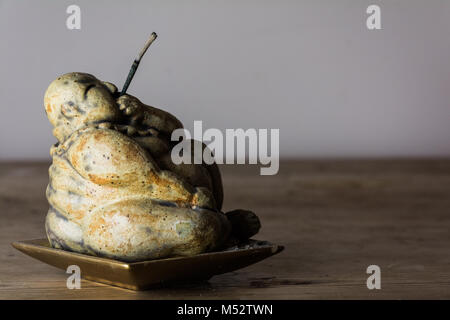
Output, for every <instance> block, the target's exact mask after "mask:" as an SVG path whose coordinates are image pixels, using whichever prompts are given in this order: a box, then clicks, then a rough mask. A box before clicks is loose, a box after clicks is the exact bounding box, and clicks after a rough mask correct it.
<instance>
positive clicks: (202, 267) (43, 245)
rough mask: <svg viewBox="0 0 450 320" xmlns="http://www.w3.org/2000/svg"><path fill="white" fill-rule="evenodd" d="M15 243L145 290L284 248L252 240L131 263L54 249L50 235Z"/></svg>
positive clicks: (90, 275)
mask: <svg viewBox="0 0 450 320" xmlns="http://www.w3.org/2000/svg"><path fill="white" fill-rule="evenodd" d="M12 246H13V247H14V248H16V249H17V250H19V251H21V252H23V253H25V254H27V255H29V256H30V257H33V258H35V259H38V260H40V261H42V262H45V263H47V264H49V265H52V266H54V267H57V268H59V269H63V270H67V267H68V266H70V265H77V266H79V267H80V270H81V277H82V278H84V279H87V280H91V281H97V282H102V283H106V284H109V285H114V286H118V287H122V288H127V289H131V290H144V289H148V288H151V287H153V286H161V285H163V284H164V283H172V282H186V281H198V280H208V279H210V278H211V277H212V276H214V275H218V274H222V273H226V272H231V271H234V270H237V269H241V268H244V267H246V266H248V265H251V264H254V263H256V262H258V261H261V260H263V259H266V258H268V257H270V256H273V255H275V254H277V253H279V252H281V251H282V250H283V249H284V247H283V246H279V245H275V244H272V243H269V242H267V241H258V240H250V241H249V242H248V243H246V244H243V245H239V246H236V247H232V248H229V249H225V250H223V251H217V252H209V253H203V254H199V255H195V256H191V257H175V258H167V259H158V260H148V261H141V262H132V263H127V262H122V261H118V260H112V259H107V258H100V257H94V256H89V255H85V254H80V253H75V252H70V251H65V250H61V249H54V248H52V247H51V246H50V244H49V242H48V240H47V239H35V240H25V241H18V242H14V243H12Z"/></svg>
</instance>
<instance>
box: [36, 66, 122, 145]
mask: <svg viewBox="0 0 450 320" xmlns="http://www.w3.org/2000/svg"><path fill="white" fill-rule="evenodd" d="M116 93H117V88H116V87H115V86H114V85H113V84H111V83H107V82H102V81H100V80H98V79H97V78H95V77H94V76H92V75H90V74H87V73H79V72H73V73H67V74H65V75H63V76H61V77H59V78H58V79H56V80H54V81H53V82H52V83H51V84H50V86H49V87H48V89H47V91H46V92H45V97H44V104H45V111H46V113H47V116H48V119H49V120H50V123H51V124H52V125H53V126H54V129H53V134H54V135H55V137H56V138H57V139H58V141H60V142H63V141H64V140H65V139H67V137H68V136H69V135H70V134H71V133H72V132H74V131H75V130H78V129H80V128H82V127H84V126H87V125H89V124H96V123H100V122H114V121H116V120H117V119H118V118H119V117H120V111H119V108H118V106H117V104H116V102H115V98H114V95H115V94H116Z"/></svg>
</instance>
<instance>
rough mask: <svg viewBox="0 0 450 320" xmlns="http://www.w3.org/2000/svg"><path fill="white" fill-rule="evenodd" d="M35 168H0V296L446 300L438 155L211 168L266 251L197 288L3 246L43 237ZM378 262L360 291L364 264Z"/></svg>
mask: <svg viewBox="0 0 450 320" xmlns="http://www.w3.org/2000/svg"><path fill="white" fill-rule="evenodd" d="M47 168H48V164H47V163H2V164H0V299H17V298H19V299H197V298H200V299H222V298H224V299H225V298H226V299H271V298H272V299H349V298H351V299H366V298H368V299H380V298H382V299H385V298H389V299H412V298H414V299H415V298H426V299H428V298H447V299H448V298H450V160H382V161H375V160H364V161H356V160H352V161H343V160H341V161H312V160H311V161H285V162H282V163H281V166H280V172H279V174H278V175H275V176H259V174H258V173H259V169H258V166H251V167H248V166H226V167H224V168H223V170H222V172H223V180H224V188H225V209H226V210H229V209H233V208H248V209H251V210H253V211H255V212H256V213H257V214H258V215H259V216H260V218H261V220H262V225H263V227H262V230H261V232H260V234H259V235H258V236H257V237H255V238H258V239H264V240H269V241H271V242H274V243H278V244H283V245H285V246H286V249H285V251H283V252H282V253H280V254H279V255H277V256H274V257H271V258H269V259H267V260H264V261H262V262H259V263H257V264H255V265H253V266H250V267H247V268H245V269H241V270H239V271H236V272H232V273H228V274H224V275H220V276H216V277H214V278H212V279H211V280H210V281H209V282H207V283H200V284H192V285H179V286H172V287H169V288H161V289H155V290H150V291H143V292H134V291H129V290H126V289H120V288H115V287H111V286H107V285H103V284H97V283H94V282H90V281H84V280H83V281H82V284H81V285H82V287H81V289H79V290H69V289H67V288H66V279H67V276H68V275H66V274H65V273H64V271H62V270H59V269H56V268H54V267H51V266H48V265H46V264H44V263H41V262H39V261H37V260H34V259H32V258H30V257H28V256H25V255H24V254H22V253H20V252H19V251H16V250H15V249H13V248H12V247H11V245H10V243H11V242H12V241H16V240H25V239H33V238H41V237H45V233H44V218H45V215H46V211H47V201H46V199H45V195H44V191H45V187H46V184H47V182H48V178H47ZM372 264H375V265H378V266H380V268H381V290H368V289H367V287H366V279H367V277H368V275H367V274H366V268H367V266H369V265H372Z"/></svg>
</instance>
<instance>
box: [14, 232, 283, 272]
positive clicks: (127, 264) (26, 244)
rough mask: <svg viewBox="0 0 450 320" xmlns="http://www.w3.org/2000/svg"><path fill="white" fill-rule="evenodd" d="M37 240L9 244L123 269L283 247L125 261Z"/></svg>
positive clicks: (261, 247)
mask: <svg viewBox="0 0 450 320" xmlns="http://www.w3.org/2000/svg"><path fill="white" fill-rule="evenodd" d="M250 240H255V241H264V240H256V239H250ZM38 241H47V242H48V239H47V238H36V239H28V240H18V241H14V242H11V246H13V247H14V248H15V249H17V250H19V251H21V252H22V250H21V249H22V248H27V247H34V248H39V249H40V250H45V251H49V252H52V253H55V254H60V255H66V256H77V257H79V258H80V259H84V260H85V261H91V262H98V261H99V260H100V261H103V262H104V263H109V264H114V265H116V266H118V267H122V268H124V269H129V268H130V267H135V266H136V267H137V266H140V265H148V264H155V263H160V262H163V261H164V262H166V261H179V260H191V259H193V258H196V257H202V256H217V255H232V254H234V253H237V252H244V251H260V250H267V249H269V248H270V249H271V253H272V255H275V254H278V253H280V252H281V251H283V250H284V248H285V247H284V246H283V245H278V244H274V243H271V242H268V244H267V245H261V246H259V247H257V248H237V249H233V250H222V251H213V252H204V253H200V254H196V255H193V256H180V257H170V258H162V259H154V260H143V261H136V262H126V261H120V260H115V259H110V258H105V257H98V256H91V255H88V254H83V253H79V252H74V251H67V250H63V249H56V248H53V247H50V246H49V247H47V246H44V245H41V244H38V243H36V242H38Z"/></svg>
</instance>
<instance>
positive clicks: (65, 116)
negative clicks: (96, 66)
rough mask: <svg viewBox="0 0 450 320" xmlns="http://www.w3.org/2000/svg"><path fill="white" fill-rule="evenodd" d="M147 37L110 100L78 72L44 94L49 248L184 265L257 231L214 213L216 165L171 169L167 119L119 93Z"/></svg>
mask: <svg viewBox="0 0 450 320" xmlns="http://www.w3.org/2000/svg"><path fill="white" fill-rule="evenodd" d="M155 38H156V34H152V37H151V39H150V40H149V42H147V44H146V46H145V47H144V49H143V51H141V54H140V55H139V56H138V58H137V59H136V60H135V62H134V64H133V67H132V70H131V71H130V74H129V76H128V78H127V81H126V83H125V85H124V89H123V90H122V91H121V92H118V90H117V88H116V86H115V85H113V84H111V83H109V82H103V81H100V80H98V79H97V78H95V77H94V76H92V75H90V74H87V73H78V72H74V73H68V74H65V75H63V76H60V77H58V78H57V79H56V80H54V81H53V82H52V83H51V84H50V86H49V87H48V89H47V91H46V93H45V97H44V105H45V111H46V114H47V117H48V119H49V121H50V123H51V124H52V125H53V127H54V128H53V135H54V136H55V137H56V139H57V140H58V142H57V143H56V144H55V145H53V146H52V148H51V150H50V154H51V156H52V160H53V161H52V164H51V166H50V168H49V184H48V187H47V191H46V196H47V199H48V202H49V207H50V208H49V211H48V213H47V217H46V223H45V229H46V233H47V237H48V239H49V241H50V244H51V246H52V247H54V248H59V249H63V250H70V251H74V252H78V253H83V254H88V255H94V256H99V257H107V258H111V259H117V260H121V261H128V262H133V261H143V260H149V259H160V258H167V257H173V256H190V255H195V254H199V253H203V252H208V251H213V250H220V249H222V248H226V247H227V246H230V245H235V244H237V243H239V242H240V241H241V242H242V241H245V240H246V239H248V238H250V237H251V236H253V235H254V234H256V233H257V232H258V230H259V228H260V222H259V219H258V217H257V216H256V215H255V214H254V213H252V212H250V211H245V210H234V211H231V212H228V213H226V214H225V213H222V212H221V208H222V201H223V190H222V181H221V176H220V172H219V168H218V166H217V165H216V164H212V165H207V164H205V163H202V164H179V165H175V164H174V163H173V162H172V160H171V157H170V154H171V149H172V147H173V146H174V143H173V142H172V141H171V140H170V137H171V133H172V132H173V131H174V130H175V129H178V128H182V124H181V123H180V121H179V120H178V119H177V118H175V117H174V116H173V115H171V114H169V113H167V112H165V111H163V110H160V109H157V108H154V107H151V106H148V105H145V104H143V103H142V102H140V101H139V100H138V99H137V98H135V97H133V96H131V95H128V94H125V91H126V89H127V87H128V85H129V83H130V81H131V79H132V78H133V75H134V72H135V71H136V69H137V66H138V64H139V61H140V59H141V58H142V56H143V54H144V53H145V51H146V50H147V48H148V46H149V45H150V44H151V42H152V41H153V40H154V39H155Z"/></svg>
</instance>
